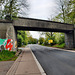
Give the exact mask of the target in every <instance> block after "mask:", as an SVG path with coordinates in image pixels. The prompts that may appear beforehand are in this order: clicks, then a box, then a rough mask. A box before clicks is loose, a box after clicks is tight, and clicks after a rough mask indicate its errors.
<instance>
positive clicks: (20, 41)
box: [17, 34, 23, 47]
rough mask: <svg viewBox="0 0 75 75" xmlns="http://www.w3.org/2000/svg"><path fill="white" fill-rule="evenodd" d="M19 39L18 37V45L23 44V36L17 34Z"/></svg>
mask: <svg viewBox="0 0 75 75" xmlns="http://www.w3.org/2000/svg"><path fill="white" fill-rule="evenodd" d="M17 39H18V47H21V46H22V42H23V38H22V36H21V35H19V34H17Z"/></svg>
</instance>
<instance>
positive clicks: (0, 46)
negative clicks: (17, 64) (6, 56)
mask: <svg viewBox="0 0 75 75" xmlns="http://www.w3.org/2000/svg"><path fill="white" fill-rule="evenodd" d="M12 42H13V40H12V39H0V50H1V51H2V50H9V51H11V50H12V48H13V44H12Z"/></svg>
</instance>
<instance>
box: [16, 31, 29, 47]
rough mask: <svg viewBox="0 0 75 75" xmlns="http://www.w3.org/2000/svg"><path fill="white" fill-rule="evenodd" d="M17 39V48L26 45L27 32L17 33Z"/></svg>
mask: <svg viewBox="0 0 75 75" xmlns="http://www.w3.org/2000/svg"><path fill="white" fill-rule="evenodd" d="M17 39H18V47H21V46H23V45H27V44H28V38H27V32H26V31H18V34H17Z"/></svg>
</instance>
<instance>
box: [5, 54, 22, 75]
mask: <svg viewBox="0 0 75 75" xmlns="http://www.w3.org/2000/svg"><path fill="white" fill-rule="evenodd" d="M21 58H22V53H21V54H20V55H19V57H18V58H17V59H16V60H15V62H14V63H13V65H12V66H11V68H10V69H9V70H8V72H7V73H6V75H15V72H16V70H17V67H18V65H19V63H20V60H21Z"/></svg>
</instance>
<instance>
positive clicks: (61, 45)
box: [53, 43, 65, 48]
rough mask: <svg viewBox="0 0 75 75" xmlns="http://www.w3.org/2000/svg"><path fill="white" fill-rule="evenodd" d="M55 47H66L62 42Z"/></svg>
mask: <svg viewBox="0 0 75 75" xmlns="http://www.w3.org/2000/svg"><path fill="white" fill-rule="evenodd" d="M53 47H57V48H64V47H65V43H62V44H60V45H54V46H53Z"/></svg>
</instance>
